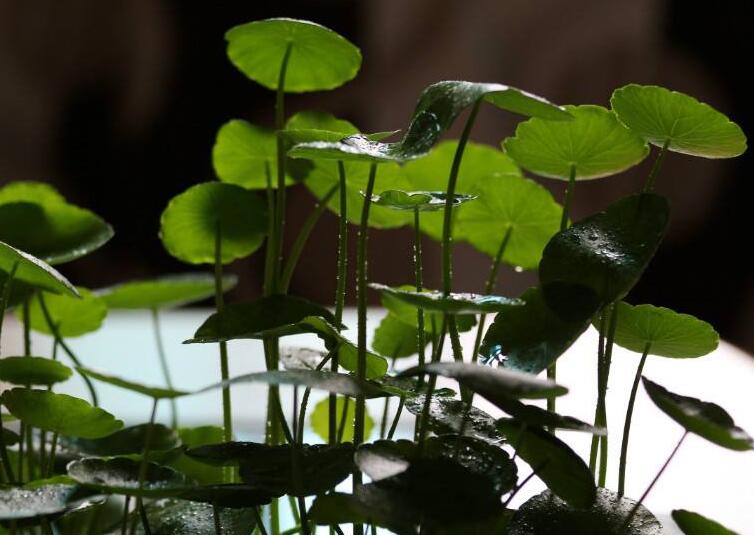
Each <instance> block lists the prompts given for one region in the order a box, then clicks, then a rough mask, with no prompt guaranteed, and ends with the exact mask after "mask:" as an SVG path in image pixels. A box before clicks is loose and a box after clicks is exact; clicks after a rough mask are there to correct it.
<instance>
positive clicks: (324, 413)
mask: <svg viewBox="0 0 754 535" xmlns="http://www.w3.org/2000/svg"><path fill="white" fill-rule="evenodd" d="M345 403H346V398H344V397H342V396H338V397H337V398H336V400H335V414H336V420H335V422H336V424H335V428H336V429H339V428H340V425H341V420H342V421H343V422H345V423H344V425H343V437H342V442H352V441H353V425H352V422H353V421H354V417H355V416H356V404H355V403H353V401H349V402H348V407H347V408H346V407H345ZM344 408H346V412H345V415H346V416H345V419H342V416H343V409H344ZM309 425H311V427H312V430H313V431H314V432H315V433H317V436H319V437H320V438H321V439H322V440H324V441H325V442H327V440H328V439H329V437H330V399H329V398H323V399H321V400H320V401H319V402H318V403H317V404H316V405H315V406H314V410H313V411H312V412H311V415H310V416H309ZM373 427H374V420H373V419H372V417H371V416H370V415H369V411H366V412H365V414H364V436H365V437H367V438H368V437H369V435H370V434H371V433H372V428H373Z"/></svg>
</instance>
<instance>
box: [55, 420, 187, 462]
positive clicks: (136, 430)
mask: <svg viewBox="0 0 754 535" xmlns="http://www.w3.org/2000/svg"><path fill="white" fill-rule="evenodd" d="M148 433H151V434H150V436H149V449H150V451H164V450H170V449H172V448H176V447H178V446H179V445H180V444H181V441H180V439H179V438H178V433H176V432H175V430H173V429H171V428H169V427H166V426H164V425H162V424H154V425H152V426H151V431H150V425H149V424H140V425H134V426H131V427H126V428H123V429H120V430H119V431H116V432H115V433H113V434H111V435H107V436H105V437H101V438H93V439H89V438H80V437H63V438H62V439H61V445H62V446H63V447H64V448H65V450H67V451H68V452H70V453H76V454H79V455H82V456H98V457H109V456H113V455H132V454H141V453H142V452H143V451H144V445H145V444H146V439H147V434H148Z"/></svg>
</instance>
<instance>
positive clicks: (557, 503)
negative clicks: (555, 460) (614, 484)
mask: <svg viewBox="0 0 754 535" xmlns="http://www.w3.org/2000/svg"><path fill="white" fill-rule="evenodd" d="M635 504H636V502H635V501H633V500H630V499H628V498H620V497H618V495H617V494H616V493H614V492H613V491H611V490H608V489H602V488H600V489H597V499H596V500H595V501H594V503H593V504H590V505H587V506H586V507H578V506H576V505H574V504H569V503H566V502H564V501H563V500H561V499H559V498H558V497H557V496H554V495H553V493H552V492H550V491H545V492H543V493H542V494H538V495H536V496H534V497H533V498H530V499H529V500H528V501H526V502H525V503H524V504H523V505H522V506H521V507H520V508H519V510H518V512H517V513H516V514H515V515H514V517H513V520H512V521H511V524H510V528H509V531H508V533H509V534H510V535H565V534H566V533H573V534H576V533H579V534H583V535H586V534H592V533H593V534H594V535H597V534H599V535H662V533H663V530H662V525H661V524H660V522H659V521H658V520H657V519H656V518H655V517H654V515H653V514H652V513H650V512H649V510H648V509H647V508H646V507H644V506H639V509H638V510H637V511H636V513H635V514H634V516H633V517H632V519H631V521H630V522H629V524H628V526H626V527H625V528H623V527H622V526H623V524H624V522H625V520H626V518H627V517H628V515H629V514H631V510H632V509H633V507H634V505H635Z"/></svg>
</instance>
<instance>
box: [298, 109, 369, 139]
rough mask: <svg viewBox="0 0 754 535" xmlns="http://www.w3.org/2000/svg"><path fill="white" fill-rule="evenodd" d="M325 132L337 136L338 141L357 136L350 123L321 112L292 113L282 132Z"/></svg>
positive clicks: (356, 131)
mask: <svg viewBox="0 0 754 535" xmlns="http://www.w3.org/2000/svg"><path fill="white" fill-rule="evenodd" d="M291 131H292V132H302V131H310V132H327V133H329V134H336V135H338V139H341V138H343V137H345V136H349V135H351V134H358V133H359V130H358V128H356V127H355V126H354V125H353V124H351V123H350V122H348V121H346V120H343V119H338V118H337V117H335V116H334V115H333V114H331V113H327V112H323V111H313V110H308V111H300V112H297V113H294V114H293V115H291V116H290V117H289V118H288V121H286V123H285V130H284V132H291Z"/></svg>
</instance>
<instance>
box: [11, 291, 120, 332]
mask: <svg viewBox="0 0 754 535" xmlns="http://www.w3.org/2000/svg"><path fill="white" fill-rule="evenodd" d="M77 290H78V294H79V296H80V297H71V296H70V295H55V294H52V295H45V296H44V301H45V305H47V311H48V312H49V313H50V319H51V320H52V323H53V324H56V325H57V329H58V332H59V333H60V336H62V337H63V338H73V337H76V336H82V335H84V334H89V333H92V332H95V331H98V330H99V329H100V327H102V324H103V323H104V321H105V318H106V317H107V305H106V304H105V301H104V300H103V299H101V298H100V297H98V296H96V295H95V294H93V293H92V292H91V291H90V290H88V289H86V288H82V287H80V286H79V287H78V288H77ZM16 314H17V316H18V318H19V320H21V321H23V314H22V313H21V311H20V310H18V311H16ZM29 325H30V327H31V328H32V329H33V330H35V331H37V332H40V333H44V334H49V335H52V329H50V325H49V324H48V323H47V318H46V317H45V314H44V312H43V310H42V306H41V305H40V303H39V300H38V299H32V300H31V302H30V303H29Z"/></svg>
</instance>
